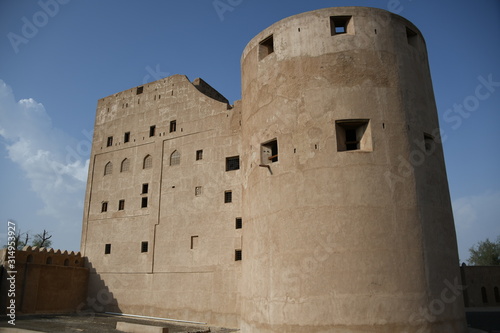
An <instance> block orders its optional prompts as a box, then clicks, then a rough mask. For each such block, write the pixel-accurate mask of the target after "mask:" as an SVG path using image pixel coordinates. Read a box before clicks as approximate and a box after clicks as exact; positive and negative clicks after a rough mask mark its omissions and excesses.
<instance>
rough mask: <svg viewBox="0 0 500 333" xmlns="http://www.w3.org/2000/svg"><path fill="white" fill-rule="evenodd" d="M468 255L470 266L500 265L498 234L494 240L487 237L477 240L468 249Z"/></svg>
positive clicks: (499, 240) (499, 239)
mask: <svg viewBox="0 0 500 333" xmlns="http://www.w3.org/2000/svg"><path fill="white" fill-rule="evenodd" d="M469 253H470V257H469V259H467V262H468V263H469V265H472V266H498V265H500V236H499V237H497V240H496V242H491V241H490V240H489V239H488V238H487V239H486V240H485V241H483V242H478V243H477V244H476V245H474V246H473V247H471V248H470V249H469Z"/></svg>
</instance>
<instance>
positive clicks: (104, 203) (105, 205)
mask: <svg viewBox="0 0 500 333" xmlns="http://www.w3.org/2000/svg"><path fill="white" fill-rule="evenodd" d="M107 211H108V202H107V201H104V202H103V203H102V204H101V213H104V212H107Z"/></svg>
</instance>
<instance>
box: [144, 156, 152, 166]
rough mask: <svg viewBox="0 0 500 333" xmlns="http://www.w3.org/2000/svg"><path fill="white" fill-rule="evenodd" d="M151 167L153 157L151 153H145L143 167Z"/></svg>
mask: <svg viewBox="0 0 500 333" xmlns="http://www.w3.org/2000/svg"><path fill="white" fill-rule="evenodd" d="M152 167H153V157H152V156H151V155H146V157H144V161H143V163H142V168H143V169H151V168H152Z"/></svg>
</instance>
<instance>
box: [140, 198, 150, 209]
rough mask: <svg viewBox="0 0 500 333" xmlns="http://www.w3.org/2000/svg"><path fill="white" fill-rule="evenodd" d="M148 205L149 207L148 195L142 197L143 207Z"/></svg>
mask: <svg viewBox="0 0 500 333" xmlns="http://www.w3.org/2000/svg"><path fill="white" fill-rule="evenodd" d="M147 207H148V197H143V198H141V208H147Z"/></svg>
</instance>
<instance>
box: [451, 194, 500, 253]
mask: <svg viewBox="0 0 500 333" xmlns="http://www.w3.org/2000/svg"><path fill="white" fill-rule="evenodd" d="M452 205H453V214H454V217H455V226H456V230H457V239H458V245H459V249H460V260H461V261H464V262H465V261H466V260H467V259H468V258H469V252H468V250H469V248H471V247H472V246H473V245H475V244H476V243H477V242H479V241H484V240H485V239H486V238H489V239H490V240H496V238H497V237H498V236H500V191H488V192H485V193H482V194H478V195H471V196H467V197H462V198H458V199H456V200H453V203H452Z"/></svg>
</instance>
